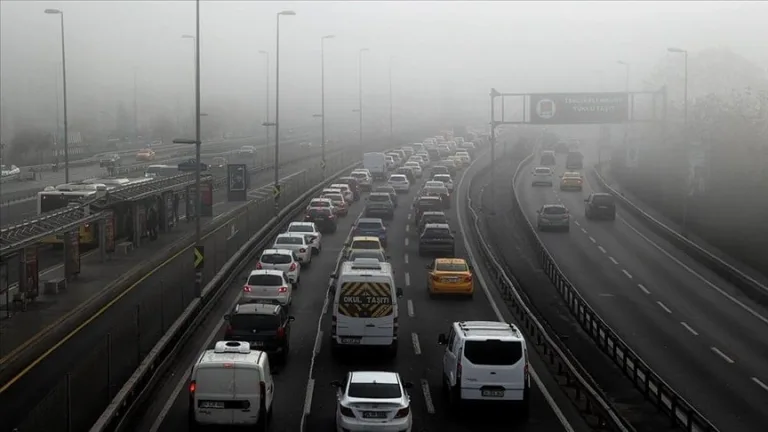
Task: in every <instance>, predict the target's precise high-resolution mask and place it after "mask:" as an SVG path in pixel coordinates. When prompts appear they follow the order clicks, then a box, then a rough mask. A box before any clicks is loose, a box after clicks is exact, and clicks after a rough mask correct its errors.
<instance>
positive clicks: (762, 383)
mask: <svg viewBox="0 0 768 432" xmlns="http://www.w3.org/2000/svg"><path fill="white" fill-rule="evenodd" d="M752 381H753V382H754V383H755V384H757V385H759V386H760V387H762V388H763V390H765V391H768V385H766V384H765V383H764V382H762V381H760V380H759V379H757V377H752Z"/></svg>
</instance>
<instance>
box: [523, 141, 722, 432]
mask: <svg viewBox="0 0 768 432" xmlns="http://www.w3.org/2000/svg"><path fill="white" fill-rule="evenodd" d="M533 156H534V154H531V155H529V156H528V157H526V158H525V159H524V160H523V161H521V162H520V164H519V165H518V166H517V169H516V170H515V174H514V176H513V178H512V185H511V187H510V190H511V193H512V195H513V197H514V199H513V200H512V209H513V210H512V214H513V217H514V218H515V220H516V221H517V223H518V224H520V225H521V226H523V227H525V228H524V229H523V231H524V232H525V233H526V236H527V240H528V241H529V243H530V245H531V246H532V247H533V249H534V251H535V252H536V254H537V255H538V258H539V261H540V263H541V266H542V269H543V270H544V273H545V274H546V275H547V277H549V280H550V281H551V282H552V284H553V285H554V286H555V288H556V289H557V291H558V293H559V294H560V296H561V297H562V298H563V300H564V301H565V304H566V306H567V307H568V310H570V312H571V314H572V315H573V317H574V318H576V320H577V321H578V322H579V325H580V326H581V328H582V329H583V330H584V331H585V332H586V333H587V334H588V335H589V337H590V338H592V340H593V341H594V342H595V343H596V345H597V346H598V347H599V348H600V349H601V350H602V351H603V353H605V354H606V355H607V356H608V357H609V358H610V359H611V361H613V363H614V364H615V365H616V366H618V367H619V368H620V369H621V371H622V373H623V374H624V376H626V377H627V378H629V380H630V381H631V382H632V384H633V385H634V386H635V388H637V389H638V390H639V391H640V392H641V393H642V394H643V396H644V397H645V398H646V400H648V401H649V402H651V403H652V404H653V405H654V406H655V407H656V408H657V409H658V410H659V412H661V413H663V414H664V415H666V416H668V417H669V419H670V422H671V424H672V425H673V426H677V427H680V428H682V429H684V430H685V431H688V432H694V431H696V432H716V431H717V428H715V426H714V425H713V424H712V423H710V421H709V420H707V419H706V418H705V417H704V416H703V415H702V414H701V413H700V412H699V411H697V410H696V408H694V407H693V405H691V404H690V403H689V402H688V401H686V400H685V399H684V398H683V397H682V396H681V395H680V394H678V393H677V392H676V391H675V390H673V389H672V387H671V386H670V385H669V384H667V383H666V382H665V381H664V380H663V379H662V378H661V376H659V375H658V374H657V373H656V372H654V371H653V370H652V369H651V367H650V366H649V365H648V364H647V363H645V362H644V361H643V360H642V359H641V358H640V356H639V355H638V354H637V353H636V352H634V351H633V350H632V349H631V348H630V347H629V345H627V343H626V342H624V341H623V340H622V339H621V338H620V337H619V335H618V334H616V332H615V331H613V329H611V328H610V326H608V324H607V323H606V322H605V321H603V319H602V318H600V316H599V315H598V314H597V312H595V310H594V309H592V307H591V306H590V305H589V303H588V302H587V301H586V300H585V299H584V297H582V295H581V294H580V293H579V291H578V290H577V289H576V287H575V286H574V285H573V284H572V283H571V281H569V280H568V278H567V277H566V276H565V274H564V273H563V272H562V270H561V269H560V267H558V265H557V263H556V262H555V260H554V258H553V257H552V254H551V253H550V252H549V250H547V248H546V246H545V245H544V243H543V242H542V241H541V239H539V236H538V234H537V233H536V229H535V228H534V226H533V225H532V224H531V223H530V221H529V220H528V218H527V217H526V215H525V212H524V210H523V206H522V205H521V203H520V198H519V197H518V196H517V194H516V193H515V184H516V182H517V179H518V177H519V175H520V173H521V172H522V170H523V168H524V167H525V166H526V165H528V164H529V163H530V162H531V161H532V160H533Z"/></svg>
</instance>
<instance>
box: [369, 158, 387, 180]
mask: <svg viewBox="0 0 768 432" xmlns="http://www.w3.org/2000/svg"><path fill="white" fill-rule="evenodd" d="M363 168H365V169H367V170H368V171H370V173H371V177H373V179H374V180H385V179H386V178H387V156H386V155H385V154H384V153H380V152H377V153H365V154H364V155H363Z"/></svg>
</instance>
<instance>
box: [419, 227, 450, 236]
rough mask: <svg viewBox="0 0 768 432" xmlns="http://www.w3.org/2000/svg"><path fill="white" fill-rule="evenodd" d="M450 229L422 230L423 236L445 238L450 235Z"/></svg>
mask: <svg viewBox="0 0 768 432" xmlns="http://www.w3.org/2000/svg"><path fill="white" fill-rule="evenodd" d="M450 236H451V231H450V230H449V229H447V228H429V229H427V230H426V231H424V237H430V238H445V237H450Z"/></svg>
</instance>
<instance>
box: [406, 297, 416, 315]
mask: <svg viewBox="0 0 768 432" xmlns="http://www.w3.org/2000/svg"><path fill="white" fill-rule="evenodd" d="M414 315H416V312H415V311H414V310H413V301H412V300H410V299H409V300H408V316H409V317H411V318H413V317H414Z"/></svg>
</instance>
